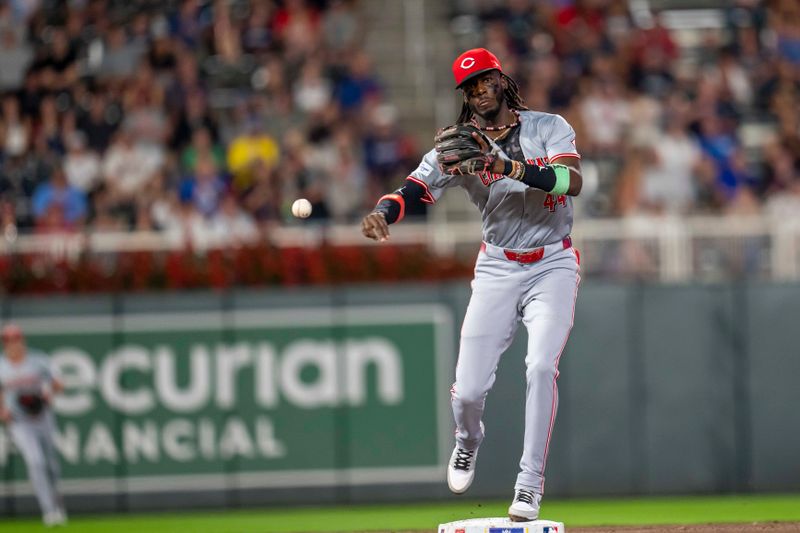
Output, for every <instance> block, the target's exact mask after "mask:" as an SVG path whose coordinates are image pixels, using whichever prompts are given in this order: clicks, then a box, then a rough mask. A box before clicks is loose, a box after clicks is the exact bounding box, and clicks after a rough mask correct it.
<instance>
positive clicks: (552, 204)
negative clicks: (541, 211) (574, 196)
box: [543, 194, 567, 213]
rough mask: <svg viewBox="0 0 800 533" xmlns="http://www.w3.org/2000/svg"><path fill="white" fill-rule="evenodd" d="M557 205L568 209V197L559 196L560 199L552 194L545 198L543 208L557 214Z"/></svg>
mask: <svg viewBox="0 0 800 533" xmlns="http://www.w3.org/2000/svg"><path fill="white" fill-rule="evenodd" d="M557 205H561V207H567V195H565V194H559V195H558V197H556V196H553V195H552V194H548V195H547V196H545V197H544V204H543V206H544V207H546V208H547V209H549V210H550V212H551V213H555V211H556V206H557Z"/></svg>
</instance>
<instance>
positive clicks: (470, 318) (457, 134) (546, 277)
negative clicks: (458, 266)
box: [361, 48, 583, 521]
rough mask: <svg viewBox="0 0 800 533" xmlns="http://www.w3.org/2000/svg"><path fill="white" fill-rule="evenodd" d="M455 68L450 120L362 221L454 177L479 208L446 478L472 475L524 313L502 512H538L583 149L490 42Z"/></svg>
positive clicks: (366, 226)
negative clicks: (514, 461) (516, 413)
mask: <svg viewBox="0 0 800 533" xmlns="http://www.w3.org/2000/svg"><path fill="white" fill-rule="evenodd" d="M452 68H453V75H454V77H455V82H456V88H459V89H461V91H462V93H463V98H464V101H463V105H462V110H461V115H460V116H459V118H458V124H456V125H455V126H451V127H450V128H445V129H443V130H439V132H437V134H436V137H435V140H434V146H435V147H434V149H433V150H431V151H430V152H428V153H427V154H425V156H424V157H423V158H422V162H421V163H420V165H419V166H418V167H417V169H416V170H414V171H413V172H412V173H411V175H409V176H408V178H407V179H406V181H405V184H404V185H403V186H402V187H401V188H400V189H399V190H397V191H395V192H394V193H392V194H387V195H385V196H383V197H382V198H380V200H379V201H378V204H377V206H376V207H375V209H374V210H373V211H372V212H371V213H370V214H368V215H367V216H366V217H364V219H363V220H362V228H361V229H362V233H363V234H364V235H365V236H366V237H368V238H371V239H375V240H378V241H385V240H387V239H388V238H389V225H390V224H393V223H396V222H399V221H400V220H402V218H403V214H404V212H405V210H406V209H407V207H408V205H409V204H410V203H414V202H425V203H428V204H434V203H436V201H437V200H438V199H439V197H440V196H441V195H442V193H443V192H444V190H445V189H447V188H450V187H455V186H459V187H461V188H463V189H464V190H465V191H466V192H467V195H468V196H469V199H470V200H471V201H472V203H473V204H475V206H476V207H477V208H478V209H479V210H480V212H481V217H482V222H483V223H482V229H483V243H482V244H481V248H480V253H479V254H478V259H477V262H476V265H475V277H474V279H473V281H472V296H471V298H470V302H469V306H468V307H467V311H466V315H465V317H464V323H463V325H462V328H461V342H460V348H459V354H458V363H457V365H456V370H455V383H454V384H453V387H452V389H451V391H450V392H451V400H452V407H453V415H454V417H455V422H456V445H455V448H454V449H453V453H452V455H451V457H450V461H449V463H448V468H447V482H448V485H449V487H450V490H451V491H453V492H455V493H457V494H460V493H463V492H465V491H466V490H467V489H468V488H469V486H470V485H471V484H472V480H473V478H474V476H475V463H476V460H477V457H478V448H479V447H480V445H481V441H482V440H483V438H484V426H483V422H482V420H481V419H482V415H483V410H484V402H485V398H486V395H487V393H488V392H489V389H491V387H492V384H493V383H494V380H495V371H496V369H497V365H498V362H499V360H500V356H501V355H502V354H503V352H504V351H505V350H506V349H507V348H508V347H509V345H510V344H511V342H512V340H513V338H514V333H515V331H516V329H517V327H518V325H519V323H520V322H522V324H524V325H525V328H526V329H527V331H528V349H527V355H526V358H525V365H526V372H525V377H526V380H527V392H526V399H525V438H524V443H523V449H522V459H521V461H520V472H519V475H518V476H517V479H516V484H515V485H514V489H515V491H514V499H513V501H512V503H511V506H510V507H509V509H508V514H509V517H510V518H511V519H512V520H515V521H528V520H535V519H536V518H538V516H539V505H540V502H541V498H542V494H543V492H544V470H545V464H546V462H547V453H548V447H549V445H550V438H551V436H552V430H553V423H554V421H555V417H556V409H557V406H558V391H557V388H556V379H557V378H558V362H559V359H560V357H561V353H562V351H563V350H564V346H565V344H566V342H567V337H568V336H569V332H570V330H571V329H572V323H573V318H574V309H575V299H576V297H577V290H578V283H579V281H580V277H579V256H578V252H577V251H576V250H575V249H574V248H573V247H572V241H571V239H570V230H571V228H572V199H571V197H572V196H577V195H578V193H579V192H580V190H581V186H582V183H583V181H582V178H581V171H580V156H579V155H578V153H577V150H576V146H575V132H574V131H573V129H572V127H571V126H570V125H569V124H568V123H567V121H566V120H564V119H563V118H562V117H560V116H558V115H553V114H548V113H542V112H538V111H531V110H529V109H528V108H526V107H525V106H524V103H523V102H522V100H521V98H520V96H519V90H518V87H517V84H516V83H515V82H514V80H512V79H511V78H510V77H508V76H507V75H506V74H504V73H503V69H502V67H501V65H500V62H499V61H498V59H497V58H496V57H495V56H494V55H493V54H492V53H491V52H489V51H488V50H486V49H483V48H476V49H472V50H468V51H466V52H464V53H463V54H461V55H460V56H459V57H458V58H457V59H456V60H455V62H454V63H453V67H452Z"/></svg>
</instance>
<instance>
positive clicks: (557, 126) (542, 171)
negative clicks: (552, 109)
mask: <svg viewBox="0 0 800 533" xmlns="http://www.w3.org/2000/svg"><path fill="white" fill-rule="evenodd" d="M544 127H545V128H547V134H546V135H545V143H544V144H545V150H546V151H547V161H548V163H547V164H546V165H544V166H539V165H532V164H530V163H522V162H519V161H509V160H506V159H498V160H497V161H495V162H494V164H493V166H492V171H493V172H496V173H498V174H502V175H504V176H506V177H509V178H511V179H515V180H517V181H521V182H522V183H524V184H525V185H527V186H528V187H534V188H536V189H540V190H542V191H545V192H547V193H550V194H553V195H556V196H561V195H562V194H566V195H569V196H578V194H580V192H581V189H582V188H583V176H582V174H581V156H580V155H578V151H577V148H576V144H575V130H573V129H572V126H570V125H569V123H568V122H567V121H566V120H564V118H563V117H561V116H559V115H550V121H549V123H548V124H547V125H546V126H544Z"/></svg>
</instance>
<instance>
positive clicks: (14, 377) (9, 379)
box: [0, 349, 62, 514]
mask: <svg viewBox="0 0 800 533" xmlns="http://www.w3.org/2000/svg"><path fill="white" fill-rule="evenodd" d="M54 378H55V376H54V374H53V371H52V370H51V367H50V362H49V359H48V358H47V356H46V355H45V354H43V353H41V352H36V351H34V350H30V349H28V353H27V355H26V357H25V359H24V360H23V361H22V362H21V363H19V364H12V363H11V362H10V361H9V360H8V359H7V358H5V356H4V357H3V358H2V359H0V389H1V390H2V394H3V404H4V405H5V406H6V408H7V409H9V410H10V412H11V416H12V420H11V422H10V423H9V424H8V429H9V431H10V433H11V438H12V439H13V441H14V445H15V446H16V448H17V450H18V451H19V452H20V454H22V456H23V458H24V459H25V464H26V466H27V468H28V476H29V477H30V480H31V483H32V484H33V488H34V490H35V492H36V498H37V499H38V501H39V506H40V508H41V510H42V513H43V514H47V513H52V512H56V511H58V510H59V509H61V506H62V504H61V501H60V496H59V495H58V489H57V485H58V480H59V477H60V469H59V463H58V455H57V453H56V449H55V445H54V443H53V438H54V435H55V431H56V424H55V417H54V416H53V412H52V409H51V408H50V406H48V405H44V407H43V408H42V410H41V412H40V413H39V414H36V415H32V414H29V413H28V412H27V411H26V409H25V408H24V407H23V405H22V404H21V403H20V398H21V397H23V396H25V395H41V393H42V391H45V390H49V389H50V387H51V385H52V382H53V379H54Z"/></svg>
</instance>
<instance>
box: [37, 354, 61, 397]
mask: <svg viewBox="0 0 800 533" xmlns="http://www.w3.org/2000/svg"><path fill="white" fill-rule="evenodd" d="M39 361H40V363H41V366H42V371H41V372H42V375H43V376H44V379H45V382H46V386H45V389H44V390H43V391H42V395H43V396H44V399H45V401H46V402H47V403H51V402H52V399H53V396H55V395H56V394H59V393H60V392H61V391H63V390H64V382H63V381H61V376H60V375H59V373H58V372H57V371H56V370H54V369H53V364H52V363H51V362H50V359H49V358H47V357H46V356H41V358H40V359H39Z"/></svg>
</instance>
